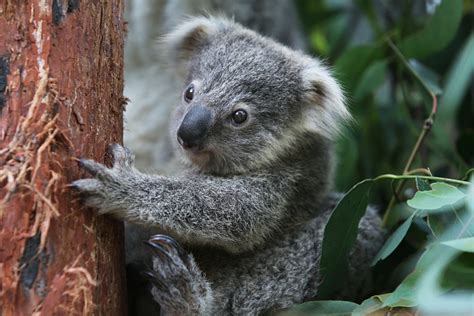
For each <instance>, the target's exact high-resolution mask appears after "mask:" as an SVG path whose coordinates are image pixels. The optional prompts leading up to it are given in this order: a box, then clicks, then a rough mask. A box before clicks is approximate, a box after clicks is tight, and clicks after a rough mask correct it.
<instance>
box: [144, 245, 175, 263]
mask: <svg viewBox="0 0 474 316" xmlns="http://www.w3.org/2000/svg"><path fill="white" fill-rule="evenodd" d="M143 243H144V244H146V245H148V246H150V247H151V248H153V249H155V250H157V251H158V254H160V255H164V256H166V258H167V259H169V260H171V261H173V258H172V257H171V255H170V254H169V253H168V251H167V250H166V249H165V248H164V247H163V246H162V245H160V244H159V243H155V242H153V241H151V240H147V241H144V242H143Z"/></svg>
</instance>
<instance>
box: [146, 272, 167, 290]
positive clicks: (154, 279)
mask: <svg viewBox="0 0 474 316" xmlns="http://www.w3.org/2000/svg"><path fill="white" fill-rule="evenodd" d="M140 274H141V275H142V276H143V277H144V278H145V279H147V280H148V281H149V282H151V283H152V284H153V285H155V286H156V287H159V288H161V289H166V288H167V286H166V283H165V282H163V281H162V280H161V279H159V278H157V277H156V275H155V274H154V273H153V272H151V271H142V272H140Z"/></svg>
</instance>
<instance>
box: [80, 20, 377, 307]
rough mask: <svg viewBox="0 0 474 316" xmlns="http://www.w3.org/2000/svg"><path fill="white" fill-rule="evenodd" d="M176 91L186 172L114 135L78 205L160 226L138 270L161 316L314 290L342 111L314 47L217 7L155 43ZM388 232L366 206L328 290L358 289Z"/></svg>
mask: <svg viewBox="0 0 474 316" xmlns="http://www.w3.org/2000/svg"><path fill="white" fill-rule="evenodd" d="M162 45H163V46H164V47H166V49H165V55H166V56H167V58H168V59H169V60H170V66H172V67H174V68H175V69H176V71H177V72H178V73H181V74H182V75H183V78H185V79H184V80H183V93H182V96H181V98H180V100H176V103H177V106H176V108H175V110H174V114H173V115H172V117H171V119H170V136H171V141H172V143H173V146H174V149H175V152H176V155H177V156H178V157H180V159H181V162H182V165H183V168H182V173H181V174H179V175H176V176H164V175H151V174H145V173H142V172H140V171H139V170H137V169H136V168H135V167H134V155H133V153H132V152H131V151H130V150H129V149H126V148H124V147H122V146H120V145H117V144H114V145H112V146H111V151H112V155H113V159H114V163H113V166H112V167H111V168H108V167H106V166H104V165H102V164H100V163H98V162H95V161H93V160H88V159H82V160H81V161H80V164H81V166H82V167H83V168H84V169H86V170H87V171H88V172H89V173H90V174H91V175H93V176H94V177H93V178H89V179H80V180H77V181H75V182H74V183H73V184H72V185H73V187H75V188H76V189H77V190H78V191H79V193H80V194H81V197H82V200H83V202H84V203H85V205H87V206H90V207H93V208H95V209H96V210H97V213H98V214H110V215H113V216H115V217H116V218H119V219H122V220H124V221H127V222H132V223H135V224H138V225H142V226H143V227H153V228H155V229H157V230H158V231H160V234H157V235H154V236H152V237H151V238H150V239H149V240H148V241H147V242H146V243H147V245H148V246H149V247H150V252H151V253H152V260H151V263H150V270H149V271H145V272H144V274H145V275H146V276H147V277H148V279H149V281H150V283H151V284H152V289H151V293H152V296H153V298H154V300H155V301H156V302H157V303H158V304H159V305H160V306H161V312H162V313H163V314H165V315H259V314H261V313H263V312H266V311H271V310H276V309H280V308H285V307H288V306H291V305H293V304H296V303H301V302H304V301H307V300H310V299H314V298H317V295H318V287H319V285H320V284H321V283H322V282H331V280H322V279H321V276H320V272H319V270H320V269H319V261H320V256H321V243H322V239H323V233H324V227H325V225H326V223H327V220H328V218H329V216H330V215H331V211H332V209H333V208H334V207H335V205H336V204H337V202H338V200H339V199H340V196H339V195H338V194H335V193H332V192H331V179H332V174H333V169H334V158H333V143H334V138H335V137H336V135H337V134H338V132H339V127H340V126H341V125H342V124H343V123H344V122H345V121H348V120H349V119H350V114H349V112H348V110H347V108H346V106H345V104H344V96H343V93H342V91H341V88H340V87H339V85H338V83H337V82H336V80H335V79H334V78H333V77H332V75H331V72H330V70H329V69H328V67H327V66H325V65H324V64H323V63H322V62H320V61H319V60H318V59H315V58H312V57H309V56H307V55H305V54H303V53H301V52H298V51H294V50H291V49H289V48H287V47H285V46H284V45H282V44H279V43H277V42H275V41H274V40H272V39H269V38H267V37H264V36H261V35H259V34H257V33H255V32H254V31H251V30H249V29H246V28H244V27H243V26H241V25H239V24H237V23H235V22H233V21H230V20H227V19H223V18H216V17H207V18H205V17H197V18H191V19H189V20H187V21H186V22H184V23H183V24H181V25H180V26H178V27H177V28H176V29H174V30H173V31H172V32H171V33H170V34H169V35H168V36H166V37H165V38H164V40H163V41H162ZM382 242H383V232H382V230H381V225H380V219H379V217H378V215H377V213H376V212H375V211H374V210H373V209H369V210H368V211H367V213H366V215H365V216H364V217H363V218H362V220H361V222H360V231H359V233H358V236H357V241H356V244H355V246H354V248H353V249H352V252H351V256H350V259H349V261H350V267H349V268H350V269H349V270H350V272H351V274H350V277H349V279H348V280H347V284H346V285H345V286H344V288H345V290H344V291H343V292H341V293H338V294H337V297H345V298H347V297H355V296H356V295H358V294H360V290H361V287H362V286H363V283H364V282H365V281H366V280H367V276H368V272H369V265H370V262H371V259H372V258H373V257H374V256H375V254H376V252H377V251H378V250H379V248H380V247H381V245H382Z"/></svg>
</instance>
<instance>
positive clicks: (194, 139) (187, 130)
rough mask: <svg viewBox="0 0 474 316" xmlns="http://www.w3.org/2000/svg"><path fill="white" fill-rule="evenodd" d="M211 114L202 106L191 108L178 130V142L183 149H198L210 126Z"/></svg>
mask: <svg viewBox="0 0 474 316" xmlns="http://www.w3.org/2000/svg"><path fill="white" fill-rule="evenodd" d="M211 119H212V113H211V111H210V110H209V109H207V108H205V107H202V106H194V107H192V108H191V109H190V110H189V112H188V113H186V115H185V116H184V119H183V122H181V126H180V127H179V129H178V142H179V143H180V145H181V146H183V147H184V148H195V147H198V146H199V145H200V144H201V143H202V140H203V139H204V136H206V134H207V131H208V130H209V127H210V126H211Z"/></svg>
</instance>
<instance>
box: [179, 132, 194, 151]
mask: <svg viewBox="0 0 474 316" xmlns="http://www.w3.org/2000/svg"><path fill="white" fill-rule="evenodd" d="M177 139H178V143H179V144H180V145H181V146H182V147H183V148H184V149H191V148H194V147H197V145H198V144H197V143H192V142H190V141H184V140H183V138H181V137H180V136H179V135H178V137H177Z"/></svg>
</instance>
